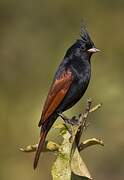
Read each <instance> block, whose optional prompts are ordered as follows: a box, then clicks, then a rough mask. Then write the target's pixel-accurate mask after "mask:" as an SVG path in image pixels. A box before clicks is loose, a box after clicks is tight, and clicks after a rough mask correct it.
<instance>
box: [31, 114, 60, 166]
mask: <svg viewBox="0 0 124 180" xmlns="http://www.w3.org/2000/svg"><path fill="white" fill-rule="evenodd" d="M57 117H58V114H53V115H52V116H51V117H50V118H49V119H48V120H47V122H45V123H44V124H42V127H41V132H40V140H39V143H38V147H37V150H36V154H35V158H34V164H33V167H34V169H36V167H37V164H38V160H39V157H40V153H41V151H42V149H43V146H44V143H45V139H46V136H47V133H48V131H49V130H50V128H51V127H52V125H53V123H54V121H55V120H56V119H57Z"/></svg>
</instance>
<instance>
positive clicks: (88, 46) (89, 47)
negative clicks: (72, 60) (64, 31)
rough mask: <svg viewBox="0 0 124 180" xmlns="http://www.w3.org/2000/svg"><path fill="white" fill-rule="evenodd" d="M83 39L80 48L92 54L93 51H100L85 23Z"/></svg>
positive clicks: (82, 33) (82, 32)
mask: <svg viewBox="0 0 124 180" xmlns="http://www.w3.org/2000/svg"><path fill="white" fill-rule="evenodd" d="M80 36H81V39H80V48H81V49H82V51H83V52H88V53H89V54H90V55H92V54H93V53H96V52H99V51H100V50H99V49H97V48H96V47H95V45H94V43H93V41H92V40H91V38H90V36H89V33H88V31H87V30H86V27H85V26H84V25H83V26H82V27H81V35H80Z"/></svg>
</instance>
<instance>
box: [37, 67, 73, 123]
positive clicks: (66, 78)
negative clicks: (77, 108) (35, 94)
mask: <svg viewBox="0 0 124 180" xmlns="http://www.w3.org/2000/svg"><path fill="white" fill-rule="evenodd" d="M72 80H73V78H72V73H71V71H70V70H68V71H66V72H63V74H62V75H61V76H60V77H59V79H56V80H55V81H54V82H53V84H52V87H51V89H50V91H49V93H48V96H47V99H46V102H45V105H44V108H43V112H42V115H41V120H40V122H39V124H38V126H41V125H42V123H43V122H45V121H46V120H47V119H48V118H49V117H50V115H52V114H53V113H54V112H55V110H56V108H57V107H58V106H59V105H60V103H61V102H62V100H63V99H64V97H65V95H66V93H67V92H68V90H69V87H70V85H71V83H72Z"/></svg>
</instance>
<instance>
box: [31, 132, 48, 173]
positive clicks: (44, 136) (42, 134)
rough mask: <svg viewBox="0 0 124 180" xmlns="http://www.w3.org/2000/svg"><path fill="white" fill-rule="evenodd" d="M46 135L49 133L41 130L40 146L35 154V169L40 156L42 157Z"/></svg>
mask: <svg viewBox="0 0 124 180" xmlns="http://www.w3.org/2000/svg"><path fill="white" fill-rule="evenodd" d="M46 135H47V132H46V131H45V132H41V135H40V140H39V143H38V147H37V150H36V154H35V158H34V163H33V169H34V170H35V169H36V168H37V165H38V161H39V158H40V153H41V151H42V148H43V145H44V142H45V138H46Z"/></svg>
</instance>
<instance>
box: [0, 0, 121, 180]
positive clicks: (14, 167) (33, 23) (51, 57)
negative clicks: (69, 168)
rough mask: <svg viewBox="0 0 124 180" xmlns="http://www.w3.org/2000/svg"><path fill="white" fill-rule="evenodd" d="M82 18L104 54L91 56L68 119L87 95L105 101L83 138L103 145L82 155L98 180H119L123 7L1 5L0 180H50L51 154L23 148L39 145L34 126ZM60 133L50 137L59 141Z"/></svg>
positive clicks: (98, 3)
mask: <svg viewBox="0 0 124 180" xmlns="http://www.w3.org/2000/svg"><path fill="white" fill-rule="evenodd" d="M81 19H84V21H85V22H86V24H87V27H88V30H89V32H90V34H91V36H92V38H93V40H94V41H95V44H96V46H97V47H98V48H99V49H101V53H98V54H95V55H94V56H93V57H92V79H91V82H90V86H89V88H88V90H87V93H86V94H85V96H84V98H83V100H81V101H80V102H79V103H78V104H77V106H75V107H74V108H72V109H71V110H69V111H68V112H67V113H66V115H68V116H73V115H77V114H79V112H81V110H82V108H83V107H84V104H85V102H86V99H87V97H92V98H93V100H94V104H97V103H99V102H102V103H103V106H102V108H101V109H100V110H98V111H97V112H95V113H94V114H92V115H91V116H90V120H91V122H92V123H91V126H90V127H89V128H88V130H87V132H86V133H85V136H84V137H83V138H84V139H86V138H90V137H97V138H102V139H103V140H104V143H105V147H104V148H102V147H99V146H98V147H97V146H95V147H91V148H89V149H87V150H86V151H84V152H83V153H82V156H83V157H84V160H85V162H86V163H87V166H88V168H89V170H90V172H91V174H92V176H93V177H94V178H95V179H97V180H98V179H99V180H105V179H106V180H108V179H112V180H122V179H124V155H123V153H124V119H123V116H124V95H123V94H124V83H123V82H124V1H123V0H109V1H107V0H104V1H103V0H93V1H90V0H76V1H74V0H60V1H58V0H53V1H50V0H49V1H48V0H46V1H45V0H35V1H33V0H21V1H18V0H11V1H10V0H0V179H1V180H16V179H18V180H22V179H23V180H28V179H30V180H36V179H37V180H41V179H43V180H51V179H52V177H51V174H50V168H51V165H52V163H53V161H54V160H55V156H54V155H53V154H51V153H46V154H43V155H42V156H41V159H40V162H39V167H38V169H37V170H36V171H34V170H33V168H32V162H33V158H34V154H24V153H22V152H20V151H19V148H20V147H23V146H26V145H28V144H34V143H36V142H37V140H38V136H39V129H38V127H37V124H38V121H39V118H40V114H41V109H42V106H43V102H44V100H45V97H46V95H47V91H48V89H49V86H50V83H51V80H52V78H53V74H54V72H55V70H56V68H57V66H58V64H59V63H60V61H61V59H62V58H63V56H64V54H65V51H66V50H67V48H68V47H69V46H70V45H71V44H72V43H73V42H74V41H75V40H76V39H77V38H79V34H80V25H81ZM57 136H58V132H55V131H54V132H53V130H51V131H50V133H49V136H48V139H52V140H54V141H60V138H58V137H57Z"/></svg>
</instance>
